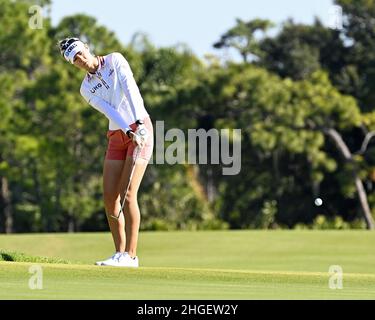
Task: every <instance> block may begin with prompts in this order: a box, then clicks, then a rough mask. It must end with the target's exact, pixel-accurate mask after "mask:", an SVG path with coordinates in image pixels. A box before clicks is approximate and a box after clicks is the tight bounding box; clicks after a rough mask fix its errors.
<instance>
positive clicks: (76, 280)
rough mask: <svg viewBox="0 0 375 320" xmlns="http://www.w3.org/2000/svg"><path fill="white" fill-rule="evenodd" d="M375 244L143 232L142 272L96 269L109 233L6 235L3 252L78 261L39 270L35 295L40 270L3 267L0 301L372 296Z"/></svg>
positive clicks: (366, 235) (329, 236)
mask: <svg viewBox="0 0 375 320" xmlns="http://www.w3.org/2000/svg"><path fill="white" fill-rule="evenodd" d="M374 242H375V233H371V232H366V231H324V232H320V231H212V232H170V233H168V232H158V233H152V232H143V233H141V235H140V242H139V252H138V255H139V257H140V263H141V268H139V269H117V268H106V267H96V266H93V265H92V264H93V262H94V261H95V260H97V259H102V258H105V257H107V256H109V255H110V254H111V252H112V251H113V249H112V245H111V238H110V235H109V234H98V233H96V234H45V235H40V234H35V235H10V236H6V235H2V236H0V249H3V250H9V251H19V252H23V253H26V254H28V255H40V256H49V257H58V258H60V259H65V260H69V261H71V262H72V264H70V265H65V264H40V266H41V270H42V272H43V289H42V290H31V289H30V288H29V280H30V277H31V276H32V274H30V273H29V267H30V266H32V265H34V264H35V263H34V264H33V263H19V262H0V299H374V298H375V267H374V266H375V249H374V246H373V243H374ZM332 265H339V266H340V267H341V268H342V270H343V289H341V290H340V289H336V290H332V289H330V288H329V280H330V276H331V275H330V274H329V273H328V270H329V267H330V266H332ZM334 283H337V282H334Z"/></svg>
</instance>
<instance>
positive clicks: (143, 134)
mask: <svg viewBox="0 0 375 320" xmlns="http://www.w3.org/2000/svg"><path fill="white" fill-rule="evenodd" d="M130 135H131V137H132V141H133V144H134V145H135V146H138V147H140V148H141V149H142V148H143V147H144V146H145V144H146V141H147V137H148V131H147V129H146V127H145V126H144V125H139V126H138V127H137V130H136V131H135V132H131V133H130Z"/></svg>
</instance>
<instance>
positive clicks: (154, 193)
mask: <svg viewBox="0 0 375 320" xmlns="http://www.w3.org/2000/svg"><path fill="white" fill-rule="evenodd" d="M335 2H336V4H338V5H340V6H342V8H343V14H344V20H343V21H344V25H343V28H342V29H340V30H334V29H330V28H328V27H326V26H324V25H323V23H322V22H321V21H319V19H316V21H315V22H314V23H313V24H312V25H304V24H298V23H295V22H294V21H293V20H287V21H285V23H284V24H283V25H282V26H281V28H280V30H279V32H278V33H277V34H276V35H275V36H272V37H270V36H268V33H267V31H268V30H269V29H270V28H273V27H274V26H275V25H274V24H273V23H272V22H271V21H268V20H263V19H255V20H251V21H242V20H240V19H238V20H237V21H235V23H234V26H233V28H231V29H230V30H228V31H227V32H226V33H224V34H223V35H221V36H220V35H218V39H213V41H212V42H213V46H214V47H215V48H217V50H218V51H217V52H218V55H217V56H213V55H211V56H207V57H206V58H205V59H202V58H199V57H197V56H196V55H195V54H194V53H193V52H192V51H191V50H190V49H189V48H188V47H185V46H175V47H165V48H159V47H156V46H155V45H154V44H152V43H151V42H150V40H149V39H148V38H147V36H145V35H143V34H136V35H134V37H133V39H132V41H131V42H130V43H128V44H126V45H124V44H122V43H121V42H120V41H119V39H118V38H117V37H116V35H115V34H114V33H113V32H112V31H110V30H109V29H108V28H106V27H105V26H103V25H100V24H99V23H98V22H97V20H96V19H95V18H94V17H91V16H87V15H85V14H77V15H74V16H68V17H65V18H63V19H62V20H61V21H60V22H59V24H58V25H57V26H52V24H51V19H50V17H49V16H48V9H50V7H51V2H50V1H49V0H39V1H35V0H34V1H27V0H19V1H10V0H0V20H1V24H0V57H1V61H2V63H1V65H0V92H1V95H0V111H1V117H0V231H1V232H6V233H11V232H61V231H70V232H74V231H102V230H107V224H106V220H105V214H104V206H103V201H102V165H103V159H104V152H105V150H106V143H107V140H106V135H105V133H106V131H107V129H108V122H107V120H106V119H105V117H103V116H102V115H100V114H99V113H98V112H97V111H95V110H94V109H93V108H91V107H89V106H88V105H87V104H86V103H85V102H84V101H83V99H82V98H81V97H80V94H79V87H80V83H81V81H82V78H83V76H84V73H82V72H80V71H78V70H77V69H76V68H73V67H72V66H69V65H67V63H66V62H65V61H64V60H63V59H62V58H61V56H60V54H59V50H58V48H57V46H56V44H57V41H58V40H59V39H62V38H65V37H67V36H76V37H79V38H81V39H82V40H84V41H86V42H87V43H88V44H89V45H90V49H91V50H92V51H93V52H94V53H95V54H99V55H104V54H108V53H110V52H121V53H123V54H124V56H125V57H126V58H127V60H128V61H129V63H130V65H131V67H132V69H133V72H134V75H135V77H136V80H137V82H138V84H139V87H140V90H141V93H142V95H143V98H144V100H145V105H146V108H147V109H148V111H149V113H150V115H151V118H152V119H153V121H154V123H155V121H157V120H164V121H165V127H166V128H165V130H168V129H170V128H179V129H181V130H183V131H184V132H187V130H188V129H204V130H210V129H212V128H215V129H226V128H229V129H241V130H242V134H241V147H242V157H241V158H242V162H241V172H240V174H238V175H233V176H224V175H223V174H222V168H223V165H221V164H220V165H217V164H215V165H213V164H206V165H203V164H201V165H198V164H197V165H192V164H183V165H168V164H165V165H150V166H149V168H148V169H147V172H146V175H145V178H144V180H143V182H142V185H141V189H140V192H139V204H140V209H141V213H142V223H141V228H142V229H144V230H175V229H188V230H196V229H227V228H232V229H246V228H368V229H373V228H374V226H375V225H374V218H373V215H374V208H375V193H374V190H373V189H374V181H375V148H374V145H373V142H372V138H373V136H374V135H375V134H374V131H375V113H374V111H373V105H374V103H375V95H374V92H375V91H374V90H373V89H374V88H373V86H375V79H374V77H375V71H374V70H375V69H374V68H373V61H375V59H374V57H373V56H374V55H375V50H374V48H375V24H374V22H373V21H374V18H375V1H373V0H366V1H365V0H357V1H352V0H336V1H335ZM33 4H37V5H40V6H42V7H43V8H44V9H45V10H46V12H47V14H45V16H44V19H43V28H41V29H33V28H30V24H29V22H30V13H29V8H30V6H31V5H33ZM259 34H260V35H261V36H259ZM215 40H216V42H215ZM228 48H229V49H230V50H234V51H237V52H238V53H239V56H240V57H241V61H235V60H230V59H226V60H223V59H222V58H220V54H221V53H222V50H227V49H228ZM232 142H233V141H232ZM166 145H168V143H166ZM318 197H320V198H322V199H323V205H322V206H316V205H315V203H314V201H315V199H316V198H318Z"/></svg>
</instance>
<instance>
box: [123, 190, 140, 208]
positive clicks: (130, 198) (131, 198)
mask: <svg viewBox="0 0 375 320" xmlns="http://www.w3.org/2000/svg"><path fill="white" fill-rule="evenodd" d="M136 202H137V192H133V191H130V190H129V192H128V194H127V195H126V197H125V203H126V204H127V205H129V204H132V203H136Z"/></svg>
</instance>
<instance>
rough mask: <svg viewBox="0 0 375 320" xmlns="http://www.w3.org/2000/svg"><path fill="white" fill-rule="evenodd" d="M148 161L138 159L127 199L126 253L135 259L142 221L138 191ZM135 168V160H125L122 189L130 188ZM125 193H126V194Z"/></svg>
mask: <svg viewBox="0 0 375 320" xmlns="http://www.w3.org/2000/svg"><path fill="white" fill-rule="evenodd" d="M147 165H148V161H146V160H144V159H140V158H139V159H138V160H137V163H136V165H135V169H134V173H133V177H132V180H131V182H130V186H129V190H128V194H127V197H126V199H125V205H124V214H125V233H126V248H125V251H126V252H128V253H129V255H130V256H132V257H135V256H136V255H137V244H138V232H139V225H140V221H141V215H140V211H139V207H138V199H137V195H138V189H139V186H140V184H141V181H142V178H143V175H144V173H145V171H146V168H147ZM132 166H133V158H131V157H127V158H126V160H125V166H124V170H123V173H122V177H121V188H120V190H125V191H126V187H127V186H128V182H129V177H130V174H131V169H132ZM125 191H124V193H125Z"/></svg>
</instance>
